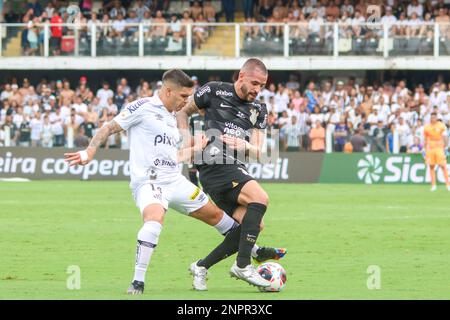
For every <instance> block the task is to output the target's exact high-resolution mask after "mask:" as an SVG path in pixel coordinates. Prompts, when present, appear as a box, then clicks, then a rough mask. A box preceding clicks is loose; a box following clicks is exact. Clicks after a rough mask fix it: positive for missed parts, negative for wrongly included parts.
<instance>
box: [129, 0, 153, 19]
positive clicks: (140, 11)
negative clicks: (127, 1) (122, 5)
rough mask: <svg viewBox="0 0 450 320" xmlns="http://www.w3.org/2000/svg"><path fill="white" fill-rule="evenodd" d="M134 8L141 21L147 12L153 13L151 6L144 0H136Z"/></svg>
mask: <svg viewBox="0 0 450 320" xmlns="http://www.w3.org/2000/svg"><path fill="white" fill-rule="evenodd" d="M133 10H135V11H136V14H137V17H138V19H139V22H140V21H142V20H143V19H144V14H145V13H146V12H148V13H149V15H150V14H151V12H150V9H149V7H148V6H147V5H146V4H145V3H144V1H142V0H136V1H135V3H134V6H133Z"/></svg>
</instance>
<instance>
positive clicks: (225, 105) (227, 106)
mask: <svg viewBox="0 0 450 320" xmlns="http://www.w3.org/2000/svg"><path fill="white" fill-rule="evenodd" d="M220 106H221V107H222V108H233V107H232V106H229V105H227V104H223V103H220Z"/></svg>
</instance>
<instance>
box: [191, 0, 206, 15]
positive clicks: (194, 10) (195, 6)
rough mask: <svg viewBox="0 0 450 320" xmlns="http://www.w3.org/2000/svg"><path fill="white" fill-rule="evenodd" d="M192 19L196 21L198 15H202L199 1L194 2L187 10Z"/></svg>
mask: <svg viewBox="0 0 450 320" xmlns="http://www.w3.org/2000/svg"><path fill="white" fill-rule="evenodd" d="M189 11H190V15H191V17H192V19H194V20H196V19H197V18H198V16H199V15H200V14H202V13H203V8H202V7H201V6H200V2H199V1H194V4H193V5H192V6H191V7H190V8H189Z"/></svg>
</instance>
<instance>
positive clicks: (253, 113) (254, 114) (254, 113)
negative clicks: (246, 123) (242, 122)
mask: <svg viewBox="0 0 450 320" xmlns="http://www.w3.org/2000/svg"><path fill="white" fill-rule="evenodd" d="M250 113H251V115H250V122H251V123H252V124H253V125H255V123H256V120H258V115H259V112H258V110H256V109H251V110H250Z"/></svg>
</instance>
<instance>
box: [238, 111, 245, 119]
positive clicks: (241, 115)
mask: <svg viewBox="0 0 450 320" xmlns="http://www.w3.org/2000/svg"><path fill="white" fill-rule="evenodd" d="M236 116H238V117H239V118H241V119H245V114H243V113H242V112H240V111H238V113H237V115H236Z"/></svg>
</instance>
